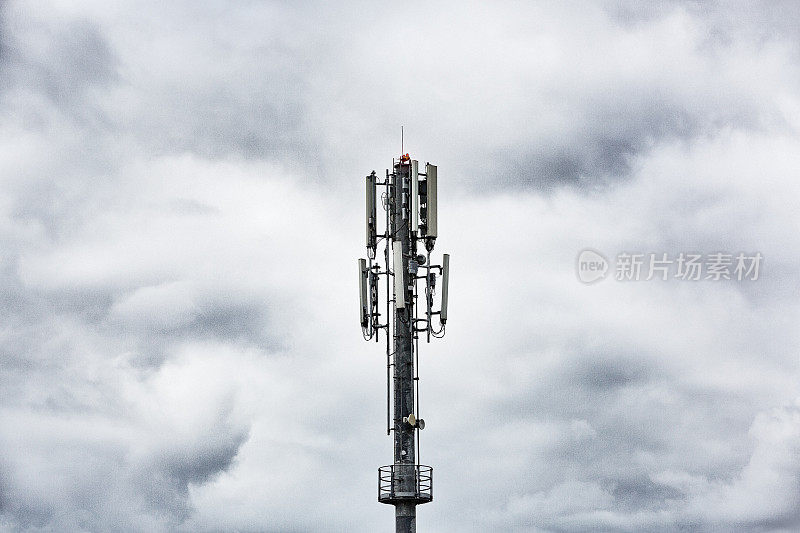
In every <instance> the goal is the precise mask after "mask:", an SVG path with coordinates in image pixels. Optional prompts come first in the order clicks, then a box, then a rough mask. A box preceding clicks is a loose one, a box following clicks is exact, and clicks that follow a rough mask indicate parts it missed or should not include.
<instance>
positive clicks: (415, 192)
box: [411, 159, 419, 236]
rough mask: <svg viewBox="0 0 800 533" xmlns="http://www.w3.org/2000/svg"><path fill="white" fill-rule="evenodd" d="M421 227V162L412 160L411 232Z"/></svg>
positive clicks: (413, 232)
mask: <svg viewBox="0 0 800 533" xmlns="http://www.w3.org/2000/svg"><path fill="white" fill-rule="evenodd" d="M418 228H419V162H418V161H417V160H416V159H414V160H413V161H411V234H412V235H415V236H416V234H417V229H418Z"/></svg>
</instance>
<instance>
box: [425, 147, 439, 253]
mask: <svg viewBox="0 0 800 533" xmlns="http://www.w3.org/2000/svg"><path fill="white" fill-rule="evenodd" d="M425 174H426V177H425V182H426V184H425V187H426V189H427V194H428V205H427V209H428V215H427V216H428V220H427V229H426V230H425V236H426V237H433V238H436V235H437V230H438V228H437V226H436V165H431V164H430V163H426V164H425Z"/></svg>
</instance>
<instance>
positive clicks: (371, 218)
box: [366, 172, 378, 257]
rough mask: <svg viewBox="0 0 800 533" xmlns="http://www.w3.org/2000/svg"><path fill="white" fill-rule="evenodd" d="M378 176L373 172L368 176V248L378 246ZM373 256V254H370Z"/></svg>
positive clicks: (371, 248)
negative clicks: (376, 187) (376, 191)
mask: <svg viewBox="0 0 800 533" xmlns="http://www.w3.org/2000/svg"><path fill="white" fill-rule="evenodd" d="M376 179H377V177H376V176H375V173H374V172H373V173H372V174H370V175H369V176H367V214H366V222H367V248H368V249H370V250H375V248H376V246H377V224H378V219H377V216H376V211H375V182H376ZM370 257H372V256H370Z"/></svg>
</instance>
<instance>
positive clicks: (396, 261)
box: [392, 241, 406, 309]
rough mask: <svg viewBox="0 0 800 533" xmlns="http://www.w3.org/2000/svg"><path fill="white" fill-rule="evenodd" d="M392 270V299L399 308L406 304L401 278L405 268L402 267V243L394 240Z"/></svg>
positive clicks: (403, 284) (403, 281) (403, 282)
mask: <svg viewBox="0 0 800 533" xmlns="http://www.w3.org/2000/svg"><path fill="white" fill-rule="evenodd" d="M392 254H393V261H392V265H393V270H394V301H395V305H396V306H397V307H398V308H399V309H403V308H405V306H406V290H405V286H406V284H405V280H404V279H403V276H404V272H405V269H404V268H403V243H401V242H399V241H395V242H393V243H392Z"/></svg>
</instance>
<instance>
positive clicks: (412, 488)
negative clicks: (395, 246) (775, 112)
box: [392, 160, 417, 533]
mask: <svg viewBox="0 0 800 533" xmlns="http://www.w3.org/2000/svg"><path fill="white" fill-rule="evenodd" d="M410 169H411V165H410V162H408V163H406V162H404V161H402V160H401V161H400V163H399V164H398V165H397V168H396V172H395V176H394V213H393V217H392V238H393V239H394V241H395V242H399V243H401V246H402V250H403V258H402V266H401V268H402V270H403V274H402V275H403V279H404V280H405V283H404V286H403V288H402V294H397V295H396V296H395V297H396V298H397V299H398V300H399V299H400V298H403V299H404V301H405V305H404V306H402V307H399V306H397V305H395V317H394V318H395V320H394V325H395V327H394V464H395V471H396V472H397V474H396V481H395V491H397V492H398V493H405V494H413V493H415V492H416V468H415V463H416V450H415V446H414V444H415V443H414V428H413V427H412V426H411V425H410V424H407V423H404V422H403V418H406V417H408V416H409V415H410V414H412V413H413V412H414V359H413V348H412V342H413V329H414V314H413V309H414V306H413V294H412V290H411V289H409V287H412V286H413V277H412V276H413V274H411V272H410V269H409V259H410V258H411V255H412V242H411V230H410V224H409V216H410V211H411V198H410V195H411V188H410V182H409V177H410V174H411V172H410ZM395 268H397V267H395ZM395 275H400V273H399V272H396V273H395ZM416 505H417V504H416V502H415V501H413V500H411V501H399V502H397V503H395V531H396V533H416V530H417V525H416V518H417V511H416Z"/></svg>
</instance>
